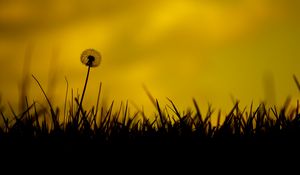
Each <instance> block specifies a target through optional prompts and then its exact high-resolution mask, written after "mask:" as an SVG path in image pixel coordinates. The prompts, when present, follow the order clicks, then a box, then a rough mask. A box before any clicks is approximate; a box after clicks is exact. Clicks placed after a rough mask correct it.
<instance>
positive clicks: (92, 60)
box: [80, 49, 101, 67]
mask: <svg viewBox="0 0 300 175" xmlns="http://www.w3.org/2000/svg"><path fill="white" fill-rule="evenodd" d="M80 59H81V62H82V63H83V64H85V65H86V66H89V67H97V66H99V64H100V62H101V54H100V53H99V52H98V51H96V50H95V49H86V50H85V51H83V52H82V54H81V57H80Z"/></svg>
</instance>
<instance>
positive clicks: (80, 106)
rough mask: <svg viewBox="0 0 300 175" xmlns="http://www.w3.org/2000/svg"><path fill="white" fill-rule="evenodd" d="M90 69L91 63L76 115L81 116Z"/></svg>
mask: <svg viewBox="0 0 300 175" xmlns="http://www.w3.org/2000/svg"><path fill="white" fill-rule="evenodd" d="M90 69H91V66H90V64H89V66H88V71H87V74H86V78H85V83H84V87H83V91H82V96H81V99H80V103H79V107H78V110H77V113H76V117H78V116H79V111H80V109H81V108H82V102H83V97H84V94H85V90H86V85H87V82H88V80H89V74H90Z"/></svg>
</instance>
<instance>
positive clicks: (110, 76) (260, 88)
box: [0, 0, 300, 112]
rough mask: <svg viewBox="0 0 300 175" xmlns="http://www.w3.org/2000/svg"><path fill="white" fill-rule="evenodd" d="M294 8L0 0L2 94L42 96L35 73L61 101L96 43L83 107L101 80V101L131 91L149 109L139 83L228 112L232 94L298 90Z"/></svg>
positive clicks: (266, 96) (16, 99)
mask: <svg viewBox="0 0 300 175" xmlns="http://www.w3.org/2000/svg"><path fill="white" fill-rule="evenodd" d="M299 8H300V1H298V0H151V1H150V0H143V1H140V0H124V1H116V0H90V1H88V0H44V1H38V0H27V1H25V0H11V1H3V0H1V1H0V94H1V104H2V105H4V106H6V105H7V104H8V102H9V103H10V104H11V105H12V106H13V107H14V108H15V109H19V106H20V101H24V98H25V96H28V100H29V102H32V101H33V100H35V101H38V102H39V103H44V102H45V99H44V97H43V96H42V92H41V90H40V89H39V88H38V85H37V83H36V82H34V80H33V78H32V77H31V75H32V74H33V75H35V76H36V77H37V78H38V79H39V81H40V83H41V84H42V86H43V87H44V89H45V91H46V92H47V94H48V96H49V97H50V99H51V100H52V102H53V104H54V105H55V106H62V105H63V103H64V98H65V93H66V80H65V78H67V80H68V82H69V98H70V91H71V88H73V91H74V94H76V93H77V91H78V93H79V94H81V92H82V89H83V85H84V80H85V76H86V71H87V67H86V66H84V65H83V64H82V63H81V62H80V54H81V52H82V51H83V50H85V49H87V48H94V49H96V50H98V51H99V52H101V54H102V57H103V59H102V62H101V65H100V67H97V68H93V69H92V70H91V74H90V79H89V84H88V87H87V92H86V96H85V100H84V106H86V107H87V108H90V107H91V106H92V105H94V104H96V99H97V93H98V88H99V83H100V82H102V83H103V87H102V94H101V99H102V100H101V101H102V103H104V102H108V103H110V102H111V101H112V100H115V101H116V103H118V104H120V102H121V101H126V100H129V102H130V103H131V104H136V106H137V107H138V108H144V109H145V111H149V112H154V109H155V108H154V107H153V106H152V104H151V102H150V100H149V98H148V97H147V95H146V93H145V91H144V89H143V86H146V87H147V89H148V90H149V91H150V92H151V94H152V95H153V96H154V97H155V98H157V99H159V101H160V102H161V103H162V105H164V104H166V103H167V100H166V97H169V98H170V99H172V100H173V101H174V103H175V104H176V105H177V106H178V107H179V108H180V109H186V108H188V107H192V105H193V103H192V98H195V99H196V100H197V101H198V103H199V105H200V107H201V108H204V109H205V108H207V106H208V104H212V106H213V108H215V109H222V111H224V112H228V111H229V110H230V108H231V107H232V106H233V103H234V101H235V100H237V99H238V100H239V101H240V102H241V104H242V105H243V106H246V105H247V106H249V105H250V104H251V102H254V104H258V103H260V102H267V103H268V104H269V105H278V106H280V105H282V104H283V103H284V101H285V99H286V98H287V97H289V96H290V97H292V99H293V100H296V99H297V98H299V92H298V90H297V86H296V85H295V83H294V81H293V78H292V76H293V74H295V75H296V76H298V77H300V69H299V68H300V59H299V58H300V23H299V21H300V11H299ZM6 112H7V109H6ZM8 112H9V111H8Z"/></svg>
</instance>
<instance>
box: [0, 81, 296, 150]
mask: <svg viewBox="0 0 300 175" xmlns="http://www.w3.org/2000/svg"><path fill="white" fill-rule="evenodd" d="M34 79H36V78H35V77H34ZM36 81H37V83H38V85H39V86H40V88H41V90H42V92H43V93H44V95H45V98H46V99H47V102H48V106H49V107H48V110H45V109H38V107H37V103H35V102H34V103H32V104H28V102H27V101H26V106H27V108H26V110H25V111H24V112H22V113H21V114H19V115H17V114H15V112H14V111H13V110H12V114H13V116H5V115H4V113H3V112H2V111H0V113H1V118H2V121H3V125H2V127H0V140H1V141H0V142H2V143H3V142H5V141H26V140H28V141H29V140H30V141H35V140H49V141H50V140H54V141H62V142H65V141H66V142H67V141H70V142H72V141H85V142H89V143H90V142H95V143H101V144H174V143H176V144H200V145H201V144H210V143H266V142H270V143H272V142H281V141H284V142H296V141H297V140H298V139H299V138H300V112H299V101H298V103H297V106H296V107H295V108H291V107H289V103H288V102H287V103H286V105H285V106H284V107H283V108H282V109H280V110H277V108H275V107H273V108H269V109H267V108H266V106H265V105H264V104H260V105H259V106H258V107H256V108H254V107H252V105H251V107H250V109H249V110H246V109H243V110H241V109H240V107H239V103H238V102H237V103H236V104H235V105H234V107H233V108H232V110H231V111H230V112H229V113H228V114H227V115H226V116H225V119H224V120H223V121H221V114H220V113H219V114H218V115H217V117H216V118H215V119H213V111H212V109H211V108H209V110H208V112H207V113H206V114H204V115H203V114H202V113H201V112H200V108H199V106H198V104H197V102H196V100H193V102H194V110H189V111H186V112H181V111H180V110H179V109H178V108H177V107H176V105H175V104H174V103H173V101H172V100H169V102H170V104H169V105H168V106H166V107H164V108H163V107H161V106H160V104H159V102H158V100H155V101H153V103H154V105H155V106H156V112H155V115H154V116H146V115H145V114H144V112H143V111H136V112H135V113H131V112H130V109H129V108H130V107H129V105H128V103H127V102H126V103H125V104H124V103H122V104H121V106H120V107H118V109H117V110H114V102H112V103H111V105H110V107H109V108H108V109H104V108H101V109H100V110H99V109H98V106H99V103H98V102H99V96H100V90H99V94H98V102H97V104H96V106H94V107H92V109H90V110H86V109H83V107H82V106H81V103H80V102H79V100H78V99H79V98H78V97H76V98H74V100H73V102H72V103H70V104H71V105H72V106H70V108H69V109H68V110H65V109H64V110H62V111H67V112H66V114H65V112H64V114H61V113H60V112H59V111H61V110H55V109H54V108H53V105H52V104H51V102H50V100H49V99H48V98H47V95H46V94H45V92H44V91H43V89H42V86H41V85H40V83H39V82H38V80H37V79H36ZM100 89H101V85H100ZM65 106H66V105H65ZM78 111H79V112H78ZM150 118H152V119H153V120H150ZM212 120H217V123H216V124H213V123H212Z"/></svg>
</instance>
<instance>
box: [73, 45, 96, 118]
mask: <svg viewBox="0 0 300 175" xmlns="http://www.w3.org/2000/svg"><path fill="white" fill-rule="evenodd" d="M80 59H81V62H82V63H83V64H84V65H86V66H88V71H87V75H86V78H85V83H84V87H83V92H82V96H81V99H80V103H79V108H78V111H77V114H76V116H78V115H79V111H80V109H81V108H82V101H83V97H84V94H85V89H86V85H87V82H88V79H89V74H90V69H91V67H97V66H99V64H100V62H101V54H100V53H99V52H98V51H96V50H95V49H86V50H84V51H83V52H82V54H81V57H80Z"/></svg>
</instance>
